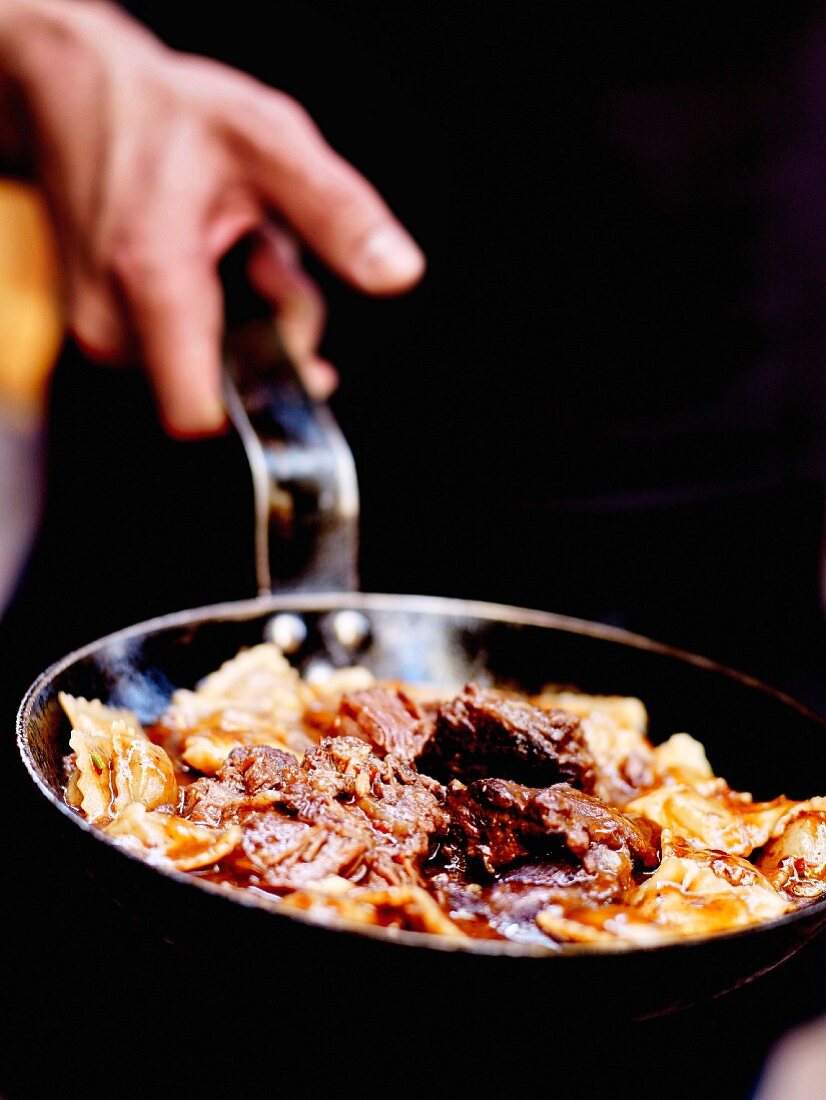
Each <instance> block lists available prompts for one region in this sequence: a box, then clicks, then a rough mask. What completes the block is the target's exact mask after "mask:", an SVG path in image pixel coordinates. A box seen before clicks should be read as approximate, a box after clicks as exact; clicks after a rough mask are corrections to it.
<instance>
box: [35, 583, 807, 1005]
mask: <svg viewBox="0 0 826 1100" xmlns="http://www.w3.org/2000/svg"><path fill="white" fill-rule="evenodd" d="M290 625H292V627H294V628H295V629H294V630H293V631H292V637H293V639H294V647H295V651H294V653H293V654H292V659H293V660H294V662H295V663H296V664H297V665H298V666H299V667H300V668H302V669H303V670H304V671H307V670H309V669H311V668H312V667H313V666H314V665H317V664H318V663H319V662H324V663H327V664H331V665H333V666H336V667H340V666H346V665H348V664H351V663H354V662H358V663H362V664H365V665H366V666H367V667H368V668H370V669H372V670H373V671H374V672H375V673H376V674H377V675H379V676H392V677H398V678H400V679H405V680H409V681H412V682H419V683H439V684H442V685H444V686H446V687H458V686H460V685H461V684H462V683H463V682H465V681H466V680H468V679H476V680H479V681H482V682H488V683H500V684H507V685H512V686H518V687H521V688H523V689H525V690H528V691H532V690H537V689H538V688H540V687H541V686H543V685H544V684H547V683H549V682H553V683H562V684H568V685H573V686H576V687H580V688H582V689H583V690H589V691H594V692H602V693H609V694H610V693H618V694H633V695H638V696H640V697H641V698H642V699H643V700H644V701H645V703H646V705H647V706H648V708H649V712H650V715H651V722H652V736H653V738H654V739H655V740H660V739H663V738H665V737H667V736H669V735H670V734H671V733H673V732H675V731H677V730H687V731H689V732H691V733H692V734H693V735H694V736H696V737H698V738H699V739H700V740H701V741H703V742H704V743H705V744H706V746H707V749H708V752H709V756H710V759H711V760H712V763H713V764H714V766H715V770H716V771H717V773H718V774H722V775H724V776H726V778H727V779H729V781H730V782H731V783H732V784H733V785H734V786H736V787H737V788H739V789H746V790H751V791H753V792H754V794H755V796H756V797H762V796H769V795H775V794H778V793H780V792H781V791H783V792H785V793H787V794H788V795H790V796H791V797H799V798H802V797H806V796H809V795H813V794H817V793H822V792H824V791H826V722H824V720H823V719H822V718H820V717H818V716H817V715H815V714H813V713H811V712H810V711H808V710H807V709H806V708H804V707H802V706H801V705H800V704H798V703H796V702H795V701H794V700H791V699H789V698H788V697H786V696H784V695H781V694H779V693H777V692H775V691H773V690H772V689H770V688H768V687H766V686H765V685H762V684H760V683H758V682H757V681H755V680H752V679H750V678H748V677H745V676H742V675H740V674H738V673H735V672H732V671H731V670H728V669H725V668H723V667H722V666H720V665H717V664H715V663H714V662H712V661H708V660H706V659H704V658H701V657H698V656H694V655H690V654H685V653H681V652H679V651H676V650H674V649H671V648H669V647H668V646H664V645H660V644H658V643H656V642H653V641H650V640H648V639H645V638H641V637H638V636H636V635H632V634H628V633H626V632H624V631H621V630H617V629H614V628H611V627H608V626H602V625H599V624H593V623H586V622H582V621H579V620H575V619H568V618H565V617H562V616H558V615H553V614H549V613H544V612H539V611H531V610H527V609H521V608H511V607H502V606H499V605H491V604H482V603H473V602H466V601H459V600H447V599H441V598H429V597H413V596H393V595H371V594H364V593H334V594H318V595H308V594H306V593H304V594H294V595H287V596H272V597H265V598H261V599H257V600H252V601H247V602H243V603H234V604H225V605H220V606H216V607H211V608H203V609H200V610H197V611H194V612H182V613H179V614H175V615H170V616H166V617H163V618H160V619H155V620H152V621H150V622H147V623H143V624H139V625H138V626H134V627H131V628H129V629H126V630H123V631H120V632H118V633H116V634H113V635H110V636H109V637H107V638H103V639H101V640H99V641H97V642H94V643H92V644H91V645H88V646H85V647H84V648H83V649H80V650H78V651H77V652H76V653H73V654H70V655H68V656H67V657H65V658H64V659H63V660H61V661H59V662H57V663H56V664H55V665H53V666H52V667H51V668H50V669H48V670H47V671H46V672H44V673H43V674H42V675H41V676H40V677H39V678H38V680H37V681H36V682H35V683H34V684H33V685H32V687H31V688H30V690H29V692H28V693H27V695H26V697H25V699H24V700H23V703H22V705H21V707H20V711H19V714H18V720H17V738H18V745H19V748H20V753H21V756H22V759H23V762H24V764H25V766H26V768H27V769H28V771H29V774H30V775H31V778H32V779H33V781H34V783H35V784H36V786H37V787H38V789H39V790H40V792H41V793H42V794H43V795H44V796H45V799H46V800H47V802H48V803H49V804H50V807H51V809H53V810H56V811H57V814H58V815H59V817H60V823H61V824H62V833H63V836H64V838H65V839H66V840H67V842H68V844H69V845H70V846H71V847H72V848H73V849H74V850H75V852H76V855H77V857H78V858H79V859H80V861H81V863H82V864H83V866H85V867H86V868H87V869H89V870H90V871H91V872H92V873H93V874H94V875H96V876H97V877H99V878H100V879H102V880H103V881H104V882H105V883H106V885H107V887H108V888H109V889H110V890H111V891H112V892H113V893H114V894H116V895H117V896H118V897H119V898H120V900H121V902H122V903H123V904H125V905H127V906H130V907H132V908H134V910H135V911H136V912H139V913H140V914H141V915H142V916H143V917H144V918H146V919H148V920H150V921H152V922H154V923H156V924H157V925H158V927H159V929H161V930H162V931H163V933H164V935H166V936H167V937H170V938H172V939H173V940H175V942H178V943H181V944H184V945H188V946H190V947H191V948H192V949H193V951H194V952H195V953H196V954H197V952H198V951H199V950H200V949H202V948H203V946H204V939H205V937H206V938H207V940H209V941H210V942H213V941H214V938H215V937H218V938H219V939H220V938H221V937H225V938H227V939H229V940H233V939H236V938H237V937H238V936H243V937H244V939H245V940H246V941H249V942H259V943H260V944H261V945H262V950H263V957H267V946H266V945H269V953H270V955H272V949H273V948H275V947H278V948H279V953H278V960H279V964H278V965H279V975H280V980H283V977H284V967H285V963H284V959H283V956H282V954H281V952H280V949H281V948H282V947H284V946H285V945H286V946H288V947H289V955H290V962H289V968H290V970H291V971H295V979H296V981H298V982H301V981H302V980H304V979H306V962H307V960H308V959H312V960H313V967H315V966H317V965H320V962H321V961H322V960H323V961H325V962H326V964H328V965H330V966H332V967H333V968H334V969H335V971H336V973H338V974H339V975H344V976H345V978H346V976H347V975H349V976H350V977H351V978H352V980H353V982H355V981H356V976H357V975H358V974H360V973H363V972H364V968H365V967H379V968H381V970H382V972H385V973H391V974H392V973H394V972H404V973H407V974H409V973H410V967H411V966H413V967H414V968H415V973H416V975H417V979H418V980H417V986H416V988H421V989H422V990H423V989H425V988H428V989H430V990H432V988H433V985H432V983H436V985H437V986H438V985H439V984H441V983H444V982H446V981H456V982H460V983H461V984H462V986H463V987H464V988H467V987H468V986H473V985H474V984H477V983H478V984H479V986H480V991H481V988H482V987H483V986H484V987H486V988H488V987H489V984H490V983H493V985H494V987H495V988H497V989H499V990H501V991H504V990H506V989H508V990H510V991H511V992H513V991H514V990H516V989H519V990H520V995H521V996H527V997H535V998H539V999H541V998H542V997H543V996H547V994H548V990H549V989H552V990H553V991H554V996H555V997H556V996H559V997H563V998H564V1001H565V1003H566V1005H567V1011H569V1012H570V1011H575V1006H577V1005H580V1006H581V1007H583V1008H584V1006H586V1005H587V1003H589V1000H590V999H591V998H592V997H593V996H594V995H595V994H597V993H598V994H599V995H601V996H606V997H609V998H612V999H613V1001H614V1002H615V1003H616V1005H617V1006H619V1009H620V1011H621V1012H622V1013H623V1014H626V1015H629V1016H631V1017H634V1018H640V1017H644V1016H646V1015H650V1014H655V1013H660V1012H664V1011H669V1010H672V1009H675V1008H679V1007H682V1006H684V1005H687V1004H690V1003H693V1002H696V1001H697V1000H700V999H703V998H705V997H709V996H714V995H718V994H720V993H722V992H725V991H728V990H731V989H734V988H736V987H737V986H739V985H741V984H742V983H744V982H747V981H750V980H751V979H753V978H755V977H756V976H758V975H759V974H761V973H764V972H766V971H767V970H770V969H772V968H773V967H775V966H777V965H778V964H779V963H781V962H782V961H783V960H784V959H786V958H788V957H789V956H791V955H792V954H793V953H794V952H795V951H797V950H798V949H799V948H800V947H801V946H803V944H805V943H806V942H807V941H808V940H809V939H810V938H811V937H812V936H814V935H815V934H817V933H818V932H819V931H820V930H821V929H822V928H823V926H824V924H826V900H824V901H820V902H818V903H816V904H814V905H811V906H809V907H808V908H806V909H802V910H799V911H798V912H795V913H792V914H789V915H787V916H785V917H783V918H781V919H780V920H777V921H773V922H770V923H767V924H762V925H758V926H754V927H752V928H749V929H745V930H741V931H739V932H733V933H729V934H726V935H721V936H716V937H711V938H706V939H697V940H688V941H683V942H679V943H674V944H668V945H662V946H658V947H651V948H645V949H634V950H616V949H612V950H608V951H606V950H605V949H601V950H597V949H595V948H594V947H590V946H578V945H577V946H565V947H560V948H558V949H553V948H548V949H544V948H541V947H537V948H525V947H521V946H517V945H514V944H510V943H490V942H487V943H486V942H479V941H469V942H468V943H467V944H461V945H457V944H455V943H447V942H440V941H437V940H435V939H433V938H430V937H423V936H421V935H418V934H415V933H400V932H393V933H388V932H384V931H376V930H372V929H368V930H364V929H361V928H359V929H347V928H338V927H336V928H329V927H322V926H320V925H318V924H317V923H314V922H312V921H309V920H308V919H307V918H306V917H305V916H304V915H302V914H295V913H291V914H287V913H285V912H284V911H283V910H282V909H279V907H278V905H277V903H273V902H271V901H270V900H269V899H267V898H266V897H264V896H259V895H252V894H249V895H247V896H241V897H239V895H238V894H234V895H232V896H231V897H230V896H228V894H227V892H225V891H223V890H222V889H220V888H218V887H216V886H214V885H212V884H209V883H205V882H203V881H201V880H198V879H197V878H196V879H193V878H192V876H186V875H183V874H180V873H177V872H174V871H172V872H167V871H158V870H156V869H154V868H151V867H149V866H147V865H146V864H145V863H144V862H143V861H141V860H139V859H137V858H135V857H132V856H130V855H128V854H127V853H125V852H124V851H123V850H122V849H119V848H116V847H115V846H114V845H113V844H112V843H111V842H110V841H108V840H107V839H106V838H104V837H102V836H100V835H99V834H96V833H95V832H94V831H93V830H91V829H90V828H89V827H88V826H87V825H86V824H85V823H84V822H83V821H82V820H81V819H80V818H79V817H78V816H77V815H76V814H75V813H73V812H72V811H71V810H70V809H69V808H68V807H67V806H66V805H65V803H64V802H63V798H62V792H61V786H60V761H61V756H62V755H63V753H65V752H66V751H67V738H68V728H67V725H66V722H65V720H64V718H63V716H62V713H61V711H60V707H59V704H58V701H57V693H58V692H59V691H61V690H64V691H69V692H71V693H73V694H79V695H85V696H87V697H93V696H98V697H101V698H104V699H106V700H108V701H110V702H112V703H113V704H115V705H123V706H129V707H131V708H132V709H134V710H135V711H136V712H137V713H138V714H139V716H140V717H141V718H142V719H143V720H144V721H151V720H152V719H154V718H156V717H157V716H158V715H159V714H160V712H161V711H162V710H163V708H164V706H165V704H166V701H167V700H168V698H169V696H170V694H171V692H172V691H173V690H174V689H175V688H176V687H180V686H191V685H192V684H193V683H194V682H195V681H196V680H198V679H199V678H200V677H201V676H203V675H205V674H206V673H207V672H209V671H211V670H213V669H214V668H216V667H217V666H218V664H220V663H221V661H223V660H225V659H227V658H229V657H231V656H232V655H233V654H234V653H235V652H236V651H237V650H238V649H239V648H241V647H242V646H244V645H251V644H255V643H256V642H258V641H261V640H262V639H265V638H268V637H270V636H272V634H273V632H274V631H276V632H278V631H280V632H281V633H282V634H284V633H285V628H286V633H288V634H289V633H290V630H289V628H290ZM354 625H355V627H356V628H355V629H354ZM43 805H44V808H45V805H46V803H44V804H43ZM55 821H56V823H57V822H58V819H57V818H55ZM302 960H304V966H305V969H304V970H302ZM302 974H303V976H304V977H303V978H302ZM480 995H481V992H480ZM408 1000H409V1004H410V1010H411V1012H412V1011H413V1007H412V1006H414V1004H415V996H414V994H413V993H412V992H411V993H410V997H409V998H408ZM502 1026H505V1022H504V1021H503V1023H502Z"/></svg>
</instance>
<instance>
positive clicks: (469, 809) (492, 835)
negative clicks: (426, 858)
mask: <svg viewBox="0 0 826 1100" xmlns="http://www.w3.org/2000/svg"><path fill="white" fill-rule="evenodd" d="M534 794H536V791H534V790H533V789H532V788H530V787H523V786H521V785H520V784H519V783H512V782H510V781H509V780H507V779H477V780H476V781H475V782H474V783H471V784H470V786H469V787H465V786H463V784H461V783H459V782H457V781H455V780H454V782H453V783H451V784H450V786H449V787H448V794H447V809H448V812H449V814H450V820H451V825H452V827H451V830H450V836H449V838H448V839H447V841H446V842H445V843H444V844H443V846H442V848H443V852H444V854H445V856H447V855H448V853H449V855H450V858H451V860H452V861H453V863H454V864H456V863H457V861H458V860H459V859H461V856H462V855H464V856H466V857H467V859H468V860H469V861H470V862H471V863H472V864H478V865H481V867H482V868H483V869H484V871H486V872H487V873H488V874H489V875H494V874H496V872H497V871H499V870H500V869H501V868H502V867H508V866H510V865H511V864H513V863H516V862H517V861H518V860H525V859H527V858H528V857H529V856H530V855H531V853H532V852H534V851H537V850H539V849H540V848H541V846H542V841H543V840H544V833H543V829H542V826H541V825H540V824H538V823H536V822H534V821H533V820H531V818H529V817H528V807H529V805H530V801H531V798H532V796H533V795H534ZM457 849H458V853H460V854H457Z"/></svg>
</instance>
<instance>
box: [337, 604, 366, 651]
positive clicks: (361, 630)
mask: <svg viewBox="0 0 826 1100" xmlns="http://www.w3.org/2000/svg"><path fill="white" fill-rule="evenodd" d="M332 627H333V634H334V635H335V637H336V641H338V642H339V643H340V644H341V645H343V646H344V648H345V649H361V648H362V646H364V645H366V643H367V642H368V641H369V639H370V633H371V630H370V620H369V619H368V618H367V616H366V615H365V614H363V613H362V612H361V611H339V612H337V613H336V615H335V617H334V618H333V623H332Z"/></svg>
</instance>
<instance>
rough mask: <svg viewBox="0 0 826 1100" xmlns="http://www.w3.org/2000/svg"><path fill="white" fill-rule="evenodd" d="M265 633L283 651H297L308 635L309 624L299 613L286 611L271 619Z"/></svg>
mask: <svg viewBox="0 0 826 1100" xmlns="http://www.w3.org/2000/svg"><path fill="white" fill-rule="evenodd" d="M264 633H265V635H266V638H267V640H268V641H270V642H274V643H275V645H277V646H278V648H279V649H280V650H281V652H282V653H295V652H296V651H297V650H299V649H301V647H302V645H303V644H304V641H305V639H306V637H307V624H306V623H305V622H304V620H303V619H302V618H300V617H299V616H298V615H293V614H291V613H289V612H287V611H284V612H282V613H281V614H280V615H274V616H273V617H272V618H271V619H270V621H269V622H268V623H267V625H266V628H265V631H264Z"/></svg>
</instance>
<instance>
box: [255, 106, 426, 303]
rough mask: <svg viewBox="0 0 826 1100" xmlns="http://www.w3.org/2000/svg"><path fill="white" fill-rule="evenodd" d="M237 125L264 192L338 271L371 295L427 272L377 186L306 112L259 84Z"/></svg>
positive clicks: (398, 287) (405, 286)
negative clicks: (335, 147) (330, 142)
mask: <svg viewBox="0 0 826 1100" xmlns="http://www.w3.org/2000/svg"><path fill="white" fill-rule="evenodd" d="M258 90H259V95H258V96H256V97H253V98H254V100H255V107H254V110H252V111H250V110H246V111H244V112H243V117H242V118H240V119H239V120H238V123H239V126H240V130H241V133H242V135H243V139H244V142H245V146H246V151H247V155H248V162H249V174H250V177H251V179H252V181H253V183H254V186H255V187H256V188H257V190H258V191H259V193H260V194H261V195H262V197H263V198H264V199H265V201H266V202H268V203H269V204H270V205H271V206H272V207H273V208H274V209H275V210H277V211H278V212H279V213H280V214H281V215H282V216H283V217H284V218H286V220H287V221H288V222H289V223H290V224H291V226H292V227H293V229H295V231H296V232H297V233H298V234H299V235H300V236H301V237H302V239H303V240H304V241H305V243H306V244H307V245H309V247H310V248H311V249H312V250H313V251H314V252H315V253H316V255H317V256H318V257H319V258H320V259H321V260H323V261H324V262H325V263H326V264H327V265H328V266H329V267H330V268H331V269H332V270H333V271H335V272H336V274H338V275H340V276H341V277H342V278H343V279H345V280H347V281H348V282H350V283H352V284H353V285H355V286H356V287H358V288H359V289H360V290H364V291H366V292H367V293H371V294H396V293H400V292H401V291H404V290H407V289H408V288H409V287H411V286H413V285H414V284H415V283H416V282H417V281H418V280H419V279H420V278H421V276H422V275H423V273H424V269H425V259H424V255H423V253H422V251H421V249H420V248H419V247H418V245H417V244H416V242H415V241H414V240H413V238H412V237H411V236H410V234H409V233H408V232H407V230H406V229H405V228H404V227H403V226H402V225H401V223H400V222H399V220H398V219H397V218H396V217H395V216H394V215H393V214H392V213H391V211H390V209H389V207H388V206H387V204H386V203H385V201H384V200H383V199H382V198H381V196H380V195H379V193H378V192H377V191H376V189H375V188H374V187H373V186H372V185H371V184H370V183H368V181H367V180H366V179H365V178H364V177H363V176H362V175H361V174H360V173H359V172H357V171H356V169H355V168H353V166H352V165H351V164H348V162H347V161H346V160H344V158H343V157H341V156H339V155H338V154H337V153H336V152H334V151H333V149H332V148H331V147H330V146H329V145H328V144H327V142H326V141H325V140H324V138H323V137H322V136H321V134H320V132H319V130H318V128H317V127H316V125H315V123H314V122H313V121H312V119H311V118H310V116H309V115H308V114H307V113H306V111H304V109H303V108H302V107H301V106H299V104H297V103H295V102H294V101H293V100H291V99H290V98H289V97H288V96H284V95H282V94H281V93H279V92H275V91H273V90H272V89H268V88H264V87H263V86H261V87H260V88H259V89H258Z"/></svg>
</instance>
